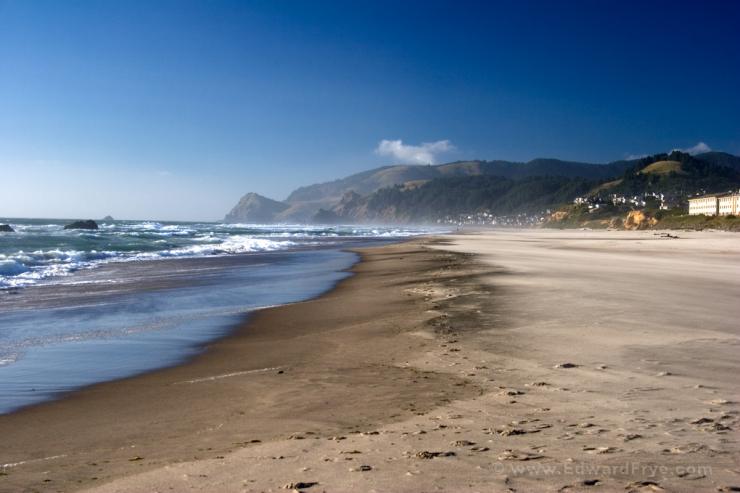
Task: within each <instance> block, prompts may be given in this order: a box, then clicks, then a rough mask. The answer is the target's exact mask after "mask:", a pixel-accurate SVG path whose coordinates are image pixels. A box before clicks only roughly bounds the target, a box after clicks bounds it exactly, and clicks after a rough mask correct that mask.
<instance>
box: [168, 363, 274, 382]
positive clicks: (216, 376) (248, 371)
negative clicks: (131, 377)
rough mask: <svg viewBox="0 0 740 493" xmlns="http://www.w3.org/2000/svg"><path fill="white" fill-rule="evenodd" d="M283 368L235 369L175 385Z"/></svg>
mask: <svg viewBox="0 0 740 493" xmlns="http://www.w3.org/2000/svg"><path fill="white" fill-rule="evenodd" d="M283 368H285V367H283V366H273V367H270V368H257V369H256V370H244V371H235V372H233V373H224V374H222V375H213V376H211V377H203V378H195V379H193V380H183V381H181V382H175V383H174V385H180V384H183V383H200V382H212V381H214V380H220V379H222V378H229V377H238V376H239V375H247V374H249V373H264V372H266V371H275V370H281V369H283Z"/></svg>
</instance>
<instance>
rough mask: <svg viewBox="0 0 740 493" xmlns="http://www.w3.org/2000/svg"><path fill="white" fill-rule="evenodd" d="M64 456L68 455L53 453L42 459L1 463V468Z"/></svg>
mask: <svg viewBox="0 0 740 493" xmlns="http://www.w3.org/2000/svg"><path fill="white" fill-rule="evenodd" d="M62 457H67V454H62V455H52V456H49V457H42V458H40V459H30V460H22V461H20V462H9V463H7V464H0V468H2V469H9V468H11V467H17V466H22V465H23V464H30V463H32V462H41V461H45V460H52V459H61V458H62Z"/></svg>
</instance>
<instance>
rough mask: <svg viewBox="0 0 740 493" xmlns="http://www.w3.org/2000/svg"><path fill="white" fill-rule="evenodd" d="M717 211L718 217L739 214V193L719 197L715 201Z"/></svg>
mask: <svg viewBox="0 0 740 493" xmlns="http://www.w3.org/2000/svg"><path fill="white" fill-rule="evenodd" d="M717 210H718V211H719V215H720V216H729V215H734V216H736V215H738V214H740V193H732V194H727V195H721V196H720V197H719V199H718V200H717Z"/></svg>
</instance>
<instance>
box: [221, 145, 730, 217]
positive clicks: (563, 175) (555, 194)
mask: <svg viewBox="0 0 740 493" xmlns="http://www.w3.org/2000/svg"><path fill="white" fill-rule="evenodd" d="M656 156H658V155H656ZM645 159H649V158H644V159H642V160H641V159H633V160H621V161H614V162H611V163H608V164H595V163H583V162H574V161H563V160H559V159H548V158H540V159H534V160H531V161H528V162H512V161H501V160H496V161H482V160H473V161H456V162H452V163H445V164H439V165H428V166H424V165H395V166H384V167H381V168H375V169H371V170H368V171H364V172H361V173H356V174H353V175H350V176H347V177H345V178H341V179H338V180H334V181H330V182H325V183H318V184H314V185H308V186H304V187H300V188H298V189H296V190H295V191H293V192H292V193H291V194H290V195H289V196H288V198H287V199H286V200H285V201H284V202H279V201H276V200H272V199H269V198H267V197H262V196H260V195H258V194H255V193H249V194H247V195H245V196H244V197H242V199H241V200H240V201H239V203H238V204H237V205H236V206H235V207H234V208H233V209H232V210H231V211H230V212H229V213H228V214H227V215H226V217H225V218H224V220H225V221H226V222H241V223H255V222H263V223H264V222H273V223H291V222H294V223H295V222H322V223H327V222H341V221H346V222H356V221H364V222H368V221H383V222H404V221H412V220H419V219H420V215H419V214H415V213H411V212H409V211H406V212H405V213H401V212H400V209H399V208H400V207H401V205H400V202H404V201H409V200H411V197H415V198H414V200H417V201H418V200H421V199H419V197H421V196H423V194H425V193H430V190H434V191H435V192H434V193H455V194H462V195H465V194H466V193H467V192H466V190H474V191H475V193H477V194H478V199H476V200H478V202H480V203H487V204H488V205H489V206H493V205H494V204H499V205H501V204H504V203H506V204H508V205H505V206H503V205H501V207H502V208H503V209H506V210H511V211H513V210H515V209H517V207H519V208H525V209H526V208H527V206H526V204H524V202H522V200H524V198H525V197H529V199H527V200H530V202H533V203H542V202H543V201H542V200H537V199H536V198H535V197H534V196H530V194H529V193H528V192H527V191H526V190H525V188H523V187H524V186H525V185H526V184H527V180H526V179H529V178H535V177H536V178H540V179H539V180H532V181H531V182H529V183H528V186H530V187H533V186H534V187H541V191H543V193H545V194H546V195H547V196H549V197H550V199H547V200H545V201H544V202H548V201H549V202H548V203H551V202H552V201H553V200H555V199H566V197H570V195H572V193H575V192H576V191H578V192H579V193H580V192H582V187H585V186H586V185H584V183H585V182H590V183H591V184H592V186H596V184H598V183H600V182H604V181H606V180H615V179H621V178H622V177H624V176H626V174H628V173H629V172H630V170H634V169H635V168H636V167H640V166H642V167H644V163H643V161H645ZM692 159H693V160H694V161H692V162H696V161H701V162H704V163H706V164H707V165H708V166H712V167H719V168H730V169H732V170H735V171H740V157H737V156H733V155H731V154H727V153H723V152H708V153H705V154H700V155H698V156H694V157H693V158H692ZM694 167H696V166H694ZM715 174H716V173H715ZM630 176H631V175H630ZM666 176H667V175H666ZM671 176H672V175H671ZM696 176H698V175H696V174H694V175H692V179H693V177H696ZM476 177H478V178H485V179H484V180H482V182H481V183H477V181H479V180H477V179H476ZM547 178H549V179H547ZM452 179H456V181H455V180H453V181H448V180H452ZM522 180H523V182H522V183H517V182H518V181H522ZM651 180H652V181H651V183H652V182H655V178H652V179H651ZM497 181H501V182H502V183H504V184H505V187H504V188H506V187H508V188H511V189H512V190H513V192H512V191H507V190H504V189H502V188H500V187H499V186H498V185H497ZM571 181H574V182H577V183H576V184H574V183H571ZM664 181H665V180H664ZM399 187H400V188H399ZM466 187H467V188H466ZM553 187H554V188H553ZM453 189H454V191H453ZM406 192H407V193H406ZM502 193H505V194H511V193H513V194H514V195H515V196H519V197H520V199H522V200H519V201H518V202H517V200H514V199H512V196H509V198H508V199H505V200H504V201H503V202H498V201H492V197H487V198H486V197H484V195H485V194H489V195H490V194H502ZM391 196H393V197H394V198H393V199H391V198H390V197H391ZM380 197H383V198H382V200H381V198H380ZM393 200H396V201H400V202H399V204H395V205H394V204H393V203H392V201H393ZM466 200H467V199H466ZM567 200H570V198H567ZM381 202H382V207H381V206H380V204H381ZM412 202H413V201H412ZM422 202H423V203H424V204H427V205H429V204H430V203H432V202H434V201H429V200H421V202H419V203H422ZM467 202H468V203H467V205H466V206H468V207H475V206H476V205H475V204H474V202H475V201H474V200H473V201H471V200H467ZM520 202H521V203H520ZM434 203H437V202H434ZM514 203H520V204H519V206H514V205H513V204H514ZM406 206H408V204H406ZM440 207H441V206H440ZM496 207H498V206H496ZM458 208H459V207H458V206H455V207H452V209H454V210H457V209H458ZM442 209H444V207H442ZM427 212H429V211H427ZM439 212H442V211H441V210H440V211H439ZM427 215H429V214H427Z"/></svg>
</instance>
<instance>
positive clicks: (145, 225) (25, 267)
mask: <svg viewBox="0 0 740 493" xmlns="http://www.w3.org/2000/svg"><path fill="white" fill-rule="evenodd" d="M6 222H9V223H12V225H13V228H14V229H15V230H16V231H17V233H15V234H12V235H5V236H0V289H3V288H10V287H23V286H28V285H32V284H36V283H38V282H41V281H44V282H46V281H47V280H50V279H52V278H55V277H67V276H69V275H71V274H73V273H74V272H76V271H78V270H80V269H88V268H94V267H96V266H98V265H101V264H105V263H110V262H130V261H149V260H157V259H167V258H180V257H209V256H218V255H231V254H240V253H251V252H266V251H274V250H283V249H288V248H294V247H297V246H308V245H315V244H318V243H317V242H320V243H321V244H322V245H328V244H333V243H335V242H336V241H342V240H343V239H347V240H349V239H357V238H370V237H375V238H401V237H408V236H415V235H418V234H425V233H428V232H429V230H426V229H416V228H405V227H392V228H389V227H361V226H350V225H339V226H326V225H324V226H308V225H301V224H285V225H269V224H223V223H166V222H159V221H116V222H115V223H102V224H99V228H100V229H98V230H92V231H90V230H65V229H64V224H66V223H67V222H66V221H57V222H49V221H47V220H30V221H25V222H24V221H6Z"/></svg>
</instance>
